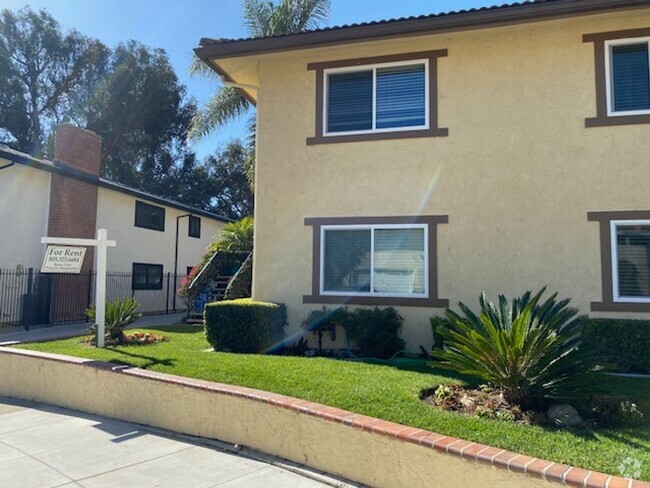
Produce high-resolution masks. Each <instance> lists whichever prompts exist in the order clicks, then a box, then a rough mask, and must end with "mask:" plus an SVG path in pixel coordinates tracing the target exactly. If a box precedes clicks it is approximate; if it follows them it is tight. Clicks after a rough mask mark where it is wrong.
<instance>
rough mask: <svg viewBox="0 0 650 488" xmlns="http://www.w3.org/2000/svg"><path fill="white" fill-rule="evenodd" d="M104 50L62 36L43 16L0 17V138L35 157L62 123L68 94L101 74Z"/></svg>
mask: <svg viewBox="0 0 650 488" xmlns="http://www.w3.org/2000/svg"><path fill="white" fill-rule="evenodd" d="M107 55H108V49H107V48H106V46H104V45H103V44H102V43H101V42H99V41H97V40H95V39H90V38H88V37H85V36H83V35H81V34H80V33H79V32H77V31H74V30H73V31H70V32H68V33H66V34H63V33H62V32H61V27H60V25H59V24H58V22H57V21H56V20H55V19H54V18H53V17H52V16H51V15H50V14H48V13H47V12H46V11H44V10H40V11H38V12H35V11H34V10H32V9H31V8H30V7H25V8H23V9H22V10H19V11H17V12H12V11H11V10H8V9H3V10H2V12H0V70H1V71H0V73H1V75H0V79H1V81H0V93H2V94H1V95H0V108H2V111H1V114H2V115H0V124H1V125H0V137H2V138H3V142H5V143H9V144H11V145H12V146H14V147H16V148H17V149H20V150H23V151H27V152H31V153H33V154H40V152H41V148H42V145H43V142H44V139H45V137H46V134H47V132H48V131H49V129H50V127H51V126H52V124H55V123H58V122H62V121H63V120H66V114H67V113H68V112H69V110H70V106H71V104H72V98H73V94H74V93H75V92H76V91H77V90H78V89H79V88H80V87H81V86H83V85H84V84H85V83H86V81H87V80H88V78H89V77H92V76H93V75H92V74H93V73H94V72H96V71H97V70H101V69H102V66H103V65H104V63H105V61H106V59H107Z"/></svg>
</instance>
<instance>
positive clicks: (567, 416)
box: [546, 403, 583, 427]
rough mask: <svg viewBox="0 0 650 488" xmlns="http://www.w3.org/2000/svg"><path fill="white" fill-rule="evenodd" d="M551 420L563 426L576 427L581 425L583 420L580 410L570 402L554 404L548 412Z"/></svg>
mask: <svg viewBox="0 0 650 488" xmlns="http://www.w3.org/2000/svg"><path fill="white" fill-rule="evenodd" d="M546 415H547V416H548V418H549V419H551V421H552V422H553V423H554V424H556V425H559V426H561V427H574V426H576V425H580V424H581V423H582V422H583V420H582V417H580V414H579V413H578V411H577V410H576V409H575V408H573V407H572V406H571V405H569V404H566V403H565V404H562V405H553V406H552V407H551V408H549V409H548V412H546Z"/></svg>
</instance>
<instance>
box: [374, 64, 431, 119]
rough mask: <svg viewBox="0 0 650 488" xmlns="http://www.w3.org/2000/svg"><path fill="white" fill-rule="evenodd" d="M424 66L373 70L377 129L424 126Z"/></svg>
mask: <svg viewBox="0 0 650 488" xmlns="http://www.w3.org/2000/svg"><path fill="white" fill-rule="evenodd" d="M425 96H426V90H425V73H424V65H423V64H417V65H411V66H393V67H387V68H378V69H377V105H376V111H377V123H376V127H377V129H386V128H390V127H417V126H423V125H424V124H425Z"/></svg>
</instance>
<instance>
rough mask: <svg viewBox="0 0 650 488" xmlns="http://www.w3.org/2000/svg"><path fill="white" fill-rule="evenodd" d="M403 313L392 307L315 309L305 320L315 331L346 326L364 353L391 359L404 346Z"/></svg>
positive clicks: (368, 355) (349, 334)
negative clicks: (400, 334) (402, 333)
mask: <svg viewBox="0 0 650 488" xmlns="http://www.w3.org/2000/svg"><path fill="white" fill-rule="evenodd" d="M402 320H403V319H402V316H401V315H400V314H399V313H398V312H397V310H395V309H394V308H392V307H388V308H384V309H380V308H374V309H367V308H358V309H356V310H348V309H347V307H339V308H336V309H333V310H332V309H328V308H325V307H323V308H322V309H321V310H313V311H311V312H310V313H309V315H307V317H306V318H305V320H304V321H303V323H302V326H303V328H304V329H306V330H308V331H311V332H322V331H324V330H330V331H333V330H334V328H335V327H336V326H337V325H338V326H340V327H342V328H343V329H344V330H345V334H346V339H347V341H348V342H350V341H351V342H353V343H354V346H355V347H356V349H358V353H359V355H360V356H361V357H367V358H379V359H387V358H390V357H392V356H394V355H395V354H396V353H398V352H399V351H401V350H403V349H404V345H405V342H404V341H403V340H402V339H401V338H400V337H399V333H400V331H401V329H402Z"/></svg>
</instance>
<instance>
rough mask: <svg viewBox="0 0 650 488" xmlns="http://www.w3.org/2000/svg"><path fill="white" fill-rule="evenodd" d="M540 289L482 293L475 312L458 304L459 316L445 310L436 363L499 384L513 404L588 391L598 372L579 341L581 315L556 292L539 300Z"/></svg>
mask: <svg viewBox="0 0 650 488" xmlns="http://www.w3.org/2000/svg"><path fill="white" fill-rule="evenodd" d="M544 291H545V290H544V289H542V290H541V291H539V292H538V293H537V294H535V295H534V296H533V295H532V294H531V292H526V293H525V294H524V295H523V296H521V297H520V298H516V299H514V300H512V301H511V302H508V300H507V299H506V298H505V297H504V296H503V295H501V296H499V301H498V303H497V304H494V303H492V302H489V301H488V300H487V298H486V296H485V294H482V295H481V297H480V299H479V303H480V307H481V310H480V313H479V314H478V315H476V314H474V312H472V311H471V310H470V309H469V307H467V306H466V305H464V304H463V303H459V307H460V309H461V311H462V313H463V315H459V314H457V313H456V312H453V311H451V310H449V309H447V311H446V313H445V315H446V327H438V328H437V329H436V330H437V331H438V332H439V333H440V334H441V335H442V337H443V340H444V343H445V347H444V350H443V351H439V350H434V351H433V353H432V355H433V357H434V358H436V359H439V360H440V363H438V364H436V366H441V367H444V368H448V369H451V370H454V371H457V372H459V373H462V374H467V375H471V376H474V377H475V378H477V379H479V380H480V381H485V382H488V383H491V384H493V385H494V386H496V387H499V388H501V389H502V390H503V395H504V398H505V399H506V401H507V402H508V403H510V404H513V405H522V404H523V405H530V404H531V403H532V402H533V401H535V400H538V399H542V398H554V399H557V398H579V397H586V396H588V395H589V394H590V393H592V392H593V390H594V387H595V385H596V384H597V382H598V381H599V380H600V378H601V377H600V373H599V372H598V371H597V368H596V365H595V357H594V355H593V353H592V351H591V350H590V349H588V348H586V347H583V346H582V345H581V331H582V326H583V323H584V321H585V319H586V317H585V316H580V317H576V315H577V310H576V309H573V308H569V307H568V303H569V300H561V301H556V297H557V294H553V295H552V296H551V297H550V298H548V299H547V300H546V301H545V302H543V303H542V302H541V301H540V300H541V297H542V295H543V293H544Z"/></svg>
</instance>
